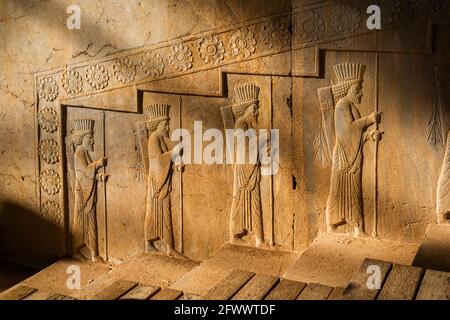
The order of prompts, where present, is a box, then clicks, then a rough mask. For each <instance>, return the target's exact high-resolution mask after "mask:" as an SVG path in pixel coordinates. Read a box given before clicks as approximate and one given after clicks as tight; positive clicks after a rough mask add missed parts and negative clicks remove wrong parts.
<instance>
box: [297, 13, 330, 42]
mask: <svg viewBox="0 0 450 320" xmlns="http://www.w3.org/2000/svg"><path fill="white" fill-rule="evenodd" d="M293 24H294V39H296V40H297V41H300V42H312V41H317V40H319V38H320V37H321V36H322V34H323V32H324V30H325V26H324V22H323V19H322V18H321V17H320V16H319V14H318V13H316V12H314V11H313V10H308V11H303V12H301V13H300V14H298V15H296V16H294V23H293Z"/></svg>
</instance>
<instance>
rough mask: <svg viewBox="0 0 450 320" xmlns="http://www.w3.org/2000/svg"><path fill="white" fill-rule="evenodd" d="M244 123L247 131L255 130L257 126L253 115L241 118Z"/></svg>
mask: <svg viewBox="0 0 450 320" xmlns="http://www.w3.org/2000/svg"><path fill="white" fill-rule="evenodd" d="M243 119H244V121H245V122H246V123H247V125H248V126H249V129H255V128H257V126H258V120H257V119H256V117H255V116H254V115H253V114H246V115H244V116H243Z"/></svg>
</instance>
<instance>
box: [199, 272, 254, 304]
mask: <svg viewBox="0 0 450 320" xmlns="http://www.w3.org/2000/svg"><path fill="white" fill-rule="evenodd" d="M254 275H255V274H254V273H253V272H248V271H242V270H233V271H231V272H230V273H229V274H228V275H227V276H226V277H225V278H224V279H223V280H222V281H220V282H219V283H218V284H217V285H216V286H215V287H214V288H212V289H211V290H209V291H208V293H207V294H206V295H205V296H203V298H204V299H205V300H228V299H230V298H231V297H233V296H234V295H235V294H236V293H237V292H238V291H239V290H241V289H242V287H244V286H245V284H246V283H248V281H249V280H250V279H251V278H252V277H253V276H254Z"/></svg>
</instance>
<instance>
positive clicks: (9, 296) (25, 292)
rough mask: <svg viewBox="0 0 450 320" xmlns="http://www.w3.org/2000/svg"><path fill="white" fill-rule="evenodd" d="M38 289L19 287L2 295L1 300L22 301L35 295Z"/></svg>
mask: <svg viewBox="0 0 450 320" xmlns="http://www.w3.org/2000/svg"><path fill="white" fill-rule="evenodd" d="M35 291H37V289H35V288H31V287H27V286H24V285H18V286H16V287H14V288H12V289H10V290H8V291H6V292H3V293H2V294H1V295H0V300H22V299H24V298H26V297H28V296H29V295H31V294H33V293H34V292H35Z"/></svg>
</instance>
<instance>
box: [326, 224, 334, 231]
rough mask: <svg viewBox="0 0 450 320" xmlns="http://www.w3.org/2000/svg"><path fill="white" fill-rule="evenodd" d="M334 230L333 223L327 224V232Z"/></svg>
mask: <svg viewBox="0 0 450 320" xmlns="http://www.w3.org/2000/svg"><path fill="white" fill-rule="evenodd" d="M335 230H336V226H335V225H333V224H328V225H327V233H332V232H334V231H335Z"/></svg>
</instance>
